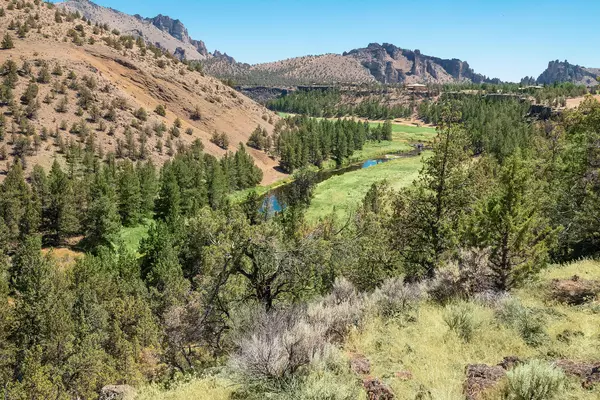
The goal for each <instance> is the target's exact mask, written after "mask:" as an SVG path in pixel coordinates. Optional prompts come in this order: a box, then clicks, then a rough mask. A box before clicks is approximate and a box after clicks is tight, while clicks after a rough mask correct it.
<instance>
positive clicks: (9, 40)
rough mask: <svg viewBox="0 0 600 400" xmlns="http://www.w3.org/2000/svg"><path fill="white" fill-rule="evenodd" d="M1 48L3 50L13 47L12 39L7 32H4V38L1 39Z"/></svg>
mask: <svg viewBox="0 0 600 400" xmlns="http://www.w3.org/2000/svg"><path fill="white" fill-rule="evenodd" d="M2 48H3V49H5V50H8V49H14V48H15V44H14V42H13V39H12V37H11V36H10V34H9V33H8V32H6V34H5V35H4V38H3V39H2Z"/></svg>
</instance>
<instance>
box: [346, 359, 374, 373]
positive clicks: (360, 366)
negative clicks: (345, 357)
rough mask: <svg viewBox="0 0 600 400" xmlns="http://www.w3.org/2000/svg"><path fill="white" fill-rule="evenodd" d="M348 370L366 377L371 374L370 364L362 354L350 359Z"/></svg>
mask: <svg viewBox="0 0 600 400" xmlns="http://www.w3.org/2000/svg"><path fill="white" fill-rule="evenodd" d="M350 369H351V370H352V372H354V373H355V374H357V375H368V374H369V372H371V362H370V361H369V360H368V359H367V357H365V356H363V355H362V354H353V355H352V357H350Z"/></svg>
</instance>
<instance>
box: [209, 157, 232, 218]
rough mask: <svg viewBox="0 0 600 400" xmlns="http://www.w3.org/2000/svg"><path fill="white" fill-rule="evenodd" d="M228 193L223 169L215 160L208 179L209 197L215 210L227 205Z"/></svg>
mask: <svg viewBox="0 0 600 400" xmlns="http://www.w3.org/2000/svg"><path fill="white" fill-rule="evenodd" d="M226 195H227V181H226V179H225V175H224V174H223V169H222V168H221V165H220V164H219V163H218V162H215V163H214V165H213V168H212V170H211V174H210V177H209V181H208V199H209V202H210V206H211V207H212V208H213V210H218V209H221V208H222V207H223V206H224V205H225V201H226Z"/></svg>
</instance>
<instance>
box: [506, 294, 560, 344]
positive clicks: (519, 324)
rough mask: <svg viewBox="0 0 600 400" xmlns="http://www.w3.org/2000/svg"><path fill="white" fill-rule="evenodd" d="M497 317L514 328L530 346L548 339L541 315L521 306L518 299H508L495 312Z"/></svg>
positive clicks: (536, 311)
mask: <svg viewBox="0 0 600 400" xmlns="http://www.w3.org/2000/svg"><path fill="white" fill-rule="evenodd" d="M496 316H497V318H498V319H499V320H500V321H502V322H503V323H505V324H506V325H508V326H510V327H511V328H513V329H515V330H516V331H517V332H518V333H519V335H520V336H521V338H523V340H524V341H525V343H527V344H528V345H530V346H534V347H535V346H540V345H542V344H543V343H544V342H545V341H546V340H548V334H547V333H546V327H545V321H544V318H543V315H542V314H541V312H540V311H538V310H533V309H531V308H527V307H525V306H523V305H522V304H521V303H520V302H519V301H518V300H508V301H505V302H503V303H502V304H501V307H500V308H499V309H498V310H497V312H496Z"/></svg>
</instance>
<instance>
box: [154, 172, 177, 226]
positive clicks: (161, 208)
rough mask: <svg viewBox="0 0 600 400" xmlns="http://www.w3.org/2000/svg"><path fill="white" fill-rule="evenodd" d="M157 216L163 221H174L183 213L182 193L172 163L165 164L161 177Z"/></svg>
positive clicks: (156, 207) (156, 208) (156, 209)
mask: <svg viewBox="0 0 600 400" xmlns="http://www.w3.org/2000/svg"><path fill="white" fill-rule="evenodd" d="M155 211H156V216H157V217H158V218H160V219H162V220H163V221H174V220H176V219H177V218H178V217H179V215H180V213H181V194H180V192H179V185H178V184H177V177H176V176H175V173H174V172H173V168H172V167H171V165H170V164H168V163H167V164H165V165H163V168H162V171H161V177H160V191H159V194H158V198H157V199H156V206H155Z"/></svg>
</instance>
